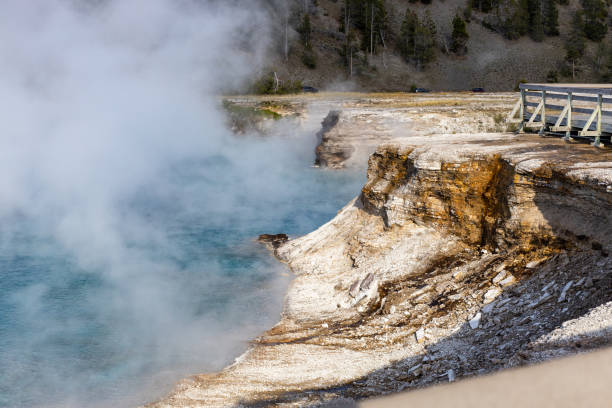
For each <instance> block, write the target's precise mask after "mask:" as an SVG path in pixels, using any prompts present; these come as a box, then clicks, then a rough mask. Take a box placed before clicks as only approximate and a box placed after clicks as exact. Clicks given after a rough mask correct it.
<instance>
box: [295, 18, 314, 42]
mask: <svg viewBox="0 0 612 408" xmlns="http://www.w3.org/2000/svg"><path fill="white" fill-rule="evenodd" d="M298 32H299V33H300V39H301V40H302V45H303V46H304V47H305V48H306V49H311V48H312V42H311V39H310V38H311V35H312V26H311V24H310V15H309V14H308V13H304V17H303V18H302V24H300V26H299V27H298Z"/></svg>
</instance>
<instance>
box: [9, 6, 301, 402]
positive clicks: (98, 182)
mask: <svg viewBox="0 0 612 408" xmlns="http://www.w3.org/2000/svg"><path fill="white" fill-rule="evenodd" d="M255 3H256V2H251V1H246V2H240V3H239V2H232V1H195V0H176V1H171V0H130V1H120V0H116V1H112V0H109V1H95V0H91V1H68V0H39V1H37V0H33V1H22V0H7V1H3V2H2V4H1V5H0V89H1V93H2V98H0V110H1V111H2V112H3V113H4V114H3V115H2V131H0V250H2V255H1V256H2V261H3V262H15V260H14V258H11V257H12V256H13V255H14V254H13V253H12V251H15V248H17V247H18V246H19V245H18V244H19V243H20V242H21V241H20V239H21V238H20V237H22V236H23V234H24V230H26V229H27V230H29V231H30V234H29V235H28V236H30V237H31V236H33V237H34V238H35V239H36V240H37V241H36V242H35V243H32V242H29V243H27V245H25V248H26V252H28V251H29V250H31V249H32V248H36V252H37V253H36V254H35V255H36V256H37V257H39V258H42V259H45V260H48V261H49V262H50V263H53V262H55V263H56V264H57V263H58V262H57V260H58V259H60V260H63V259H68V261H66V262H67V263H69V264H70V265H67V266H66V268H63V267H62V266H61V263H60V266H56V267H55V269H52V270H49V271H48V273H49V274H57V279H59V280H62V279H64V278H66V276H67V275H66V274H68V272H66V270H68V269H69V270H71V271H74V270H77V271H81V272H79V273H80V275H79V276H80V277H79V279H77V280H76V282H77V283H75V285H76V284H79V283H78V282H90V281H91V280H97V281H99V282H100V289H99V290H97V291H87V292H83V293H81V292H79V291H78V290H73V291H72V292H70V293H72V294H71V295H70V296H73V295H74V293H76V294H79V293H81V295H82V296H84V297H86V298H85V299H74V302H75V304H76V305H79V307H81V306H83V305H85V306H86V308H84V310H82V311H78V312H79V313H81V314H83V315H84V317H83V316H81V317H82V318H81V319H80V320H78V319H74V314H71V316H73V317H72V318H71V319H68V320H65V318H64V317H63V315H62V313H60V312H57V311H53V310H47V309H45V307H46V306H45V301H44V299H45V297H47V296H50V293H51V292H53V296H59V297H60V298H61V296H64V295H63V294H62V292H61V290H59V289H57V287H59V288H60V289H61V288H62V284H63V283H64V281H61V282H56V283H57V285H56V286H57V287H56V288H53V287H52V286H53V279H54V278H49V279H44V280H42V281H41V282H36V281H34V282H31V281H28V282H25V283H23V284H21V283H19V282H18V283H19V284H17V285H15V286H10V285H11V284H12V283H14V281H12V280H11V279H12V278H11V277H9V276H6V275H5V274H4V275H5V276H4V278H0V279H2V282H1V283H0V289H2V287H3V286H4V289H3V291H2V296H5V297H4V299H3V300H2V301H3V302H4V303H2V302H0V306H1V307H5V310H4V312H3V313H8V314H9V316H8V324H9V325H11V324H17V323H15V322H17V321H18V322H20V323H19V324H22V323H23V322H25V323H23V324H25V325H27V328H26V329H25V331H24V332H27V333H29V335H28V337H27V338H24V337H22V338H18V339H9V340H5V341H4V343H1V342H0V373H1V374H0V394H3V393H6V394H5V395H7V396H8V395H9V393H10V394H11V395H14V394H15V393H16V394H22V397H18V398H17V400H20V401H21V402H22V403H23V404H24V405H40V404H42V405H49V406H54V405H60V406H69V405H72V406H96V405H97V404H99V405H100V406H121V405H124V404H125V405H129V404H133V403H135V402H142V401H143V400H147V399H151V398H152V396H153V395H155V394H151V393H149V392H150V391H151V388H152V387H154V386H155V384H152V383H148V384H146V387H145V388H143V390H142V392H141V391H134V392H133V393H132V395H128V397H129V398H127V399H126V395H125V390H113V389H95V388H96V387H97V384H99V381H98V380H99V378H97V377H96V375H97V374H96V373H97V372H98V371H99V370H98V369H99V367H81V366H80V364H82V362H83V361H87V356H85V357H83V356H79V358H77V357H75V356H71V355H60V356H58V355H57V352H56V351H57V349H58V348H59V349H61V347H60V346H58V344H57V342H58V341H60V342H61V341H65V338H64V337H65V334H66V333H72V334H74V333H77V334H78V333H80V331H81V327H80V326H79V325H81V324H82V321H83V320H87V316H88V315H87V313H93V315H92V321H97V320H103V321H106V322H107V323H108V324H111V323H112V325H113V327H114V331H113V333H112V336H111V338H110V340H112V342H114V343H116V344H117V345H118V346H117V349H119V350H128V352H129V353H130V356H129V357H130V361H136V363H135V364H139V365H143V366H146V365H149V366H150V369H151V371H156V370H158V369H159V367H164V366H165V365H166V364H168V362H171V361H177V360H178V361H183V362H185V364H183V368H184V366H186V365H188V364H187V363H186V362H191V363H193V365H194V367H192V368H193V369H194V370H196V369H198V370H202V369H206V367H202V366H201V364H202V362H206V363H208V364H209V365H210V368H211V369H212V368H219V367H220V366H221V365H223V364H225V363H227V359H228V358H229V357H230V356H233V355H235V353H236V350H237V349H239V348H240V345H241V344H242V343H240V342H241V341H243V340H245V339H246V338H248V337H250V336H252V335H253V334H254V333H255V332H257V331H258V330H259V329H260V326H259V325H260V324H261V321H262V319H263V320H265V318H262V317H257V316H251V315H248V311H247V310H243V309H240V310H232V309H231V305H228V306H227V307H228V308H230V309H227V308H226V309H224V310H223V313H224V314H223V316H224V317H225V318H227V319H224V320H231V316H234V317H235V318H236V319H238V321H240V322H242V323H243V324H244V325H246V327H245V328H244V330H241V331H240V332H239V333H230V332H229V330H230V329H231V328H233V327H235V326H232V325H231V324H229V323H227V322H226V323H222V322H219V319H215V314H214V313H212V312H211V313H206V311H204V312H203V311H202V310H198V309H199V308H201V307H202V305H201V304H199V303H197V302H194V301H193V299H194V298H197V297H198V293H202V296H206V295H207V294H208V295H211V289H210V288H215V287H216V286H215V285H216V283H215V280H216V279H222V278H218V277H216V276H217V272H218V271H219V270H221V269H222V266H221V265H219V264H218V263H219V262H220V261H219V259H218V258H213V257H211V258H207V257H206V254H204V255H202V254H198V257H199V259H201V260H202V263H200V264H198V265H196V266H194V265H191V264H190V265H187V266H185V265H183V264H182V259H183V258H184V257H185V256H186V252H185V251H184V249H182V248H180V247H179V245H178V244H177V243H176V242H175V239H174V238H173V235H172V232H173V231H174V230H173V228H174V226H173V223H174V222H176V223H179V221H177V220H175V219H172V217H170V219H168V220H165V219H164V220H162V219H160V218H159V217H160V214H161V215H163V214H174V215H176V217H177V219H178V218H180V217H185V218H187V219H189V217H190V216H192V215H197V214H199V213H201V212H205V213H206V214H207V219H206V220H204V221H205V222H204V221H202V219H201V218H197V217H195V218H194V219H197V220H199V221H198V222H201V223H202V224H200V225H193V228H194V230H197V229H199V228H208V229H211V230H214V228H217V227H219V226H222V225H228V224H231V225H235V229H237V230H240V229H242V230H245V229H248V230H249V231H251V230H253V231H257V227H258V226H259V225H265V220H266V217H268V218H270V217H272V216H275V217H283V216H287V214H285V215H283V214H278V213H276V214H271V213H273V212H274V211H275V210H274V208H273V207H274V202H275V200H278V199H279V197H280V198H281V199H282V198H283V197H285V198H287V197H290V196H291V194H292V193H293V192H295V191H296V189H298V188H302V187H299V180H295V179H294V180H291V179H287V177H290V176H288V175H287V174H288V173H291V172H290V171H288V169H289V170H290V169H291V168H292V166H293V167H295V166H296V164H295V158H296V157H309V154H308V153H305V152H306V151H310V150H311V149H312V146H311V145H310V143H311V141H309V142H308V143H306V142H303V141H297V142H296V141H295V140H293V141H287V139H282V140H279V139H275V140H271V141H262V140H253V139H244V140H241V141H240V140H236V139H234V138H232V137H231V136H229V135H228V132H227V131H226V129H225V127H224V123H223V117H222V116H221V115H220V114H219V111H218V100H217V97H215V96H213V95H214V94H215V93H217V92H218V91H219V90H220V89H223V88H224V87H226V88H227V87H234V88H235V87H236V84H239V83H240V82H241V81H242V80H244V79H245V78H246V77H247V76H248V74H249V73H250V72H251V70H252V69H253V68H255V67H257V66H258V62H259V61H260V58H262V56H263V52H262V51H263V49H264V48H265V47H266V44H267V42H266V40H265V39H266V38H267V35H266V32H265V30H263V29H262V27H266V26H267V25H266V24H265V19H264V17H263V16H262V15H261V14H260V13H259V11H258V10H259V7H257V4H255ZM245 34H248V35H245ZM272 139H274V138H272ZM263 158H266V159H267V160H264V159H263ZM189 163H196V164H195V165H194V166H192V167H189V169H190V170H188V173H189V174H188V175H187V176H185V175H184V174H182V173H181V172H182V171H185V170H184V167H185V164H189ZM201 163H204V165H202V164H201ZM211 168H215V169H218V171H217V172H215V173H214V174H211V173H210V169H211ZM185 177H186V178H191V179H193V180H196V181H194V182H193V183H191V184H187V185H183V184H182V181H181V180H182V179H183V178H185ZM202 183H204V184H205V185H206V189H205V191H206V193H205V194H202V193H201V189H195V188H194V189H193V191H192V190H190V189H191V188H192V187H193V186H194V185H197V186H200V187H201V185H202ZM236 192H239V193H236ZM151 203H158V204H159V203H162V204H163V205H165V206H167V208H163V209H159V208H156V207H155V205H157V204H155V205H154V204H151ZM160 205H161V204H160ZM143 208H144V210H143ZM266 208H267V210H266ZM266 211H267V213H266ZM258 212H261V213H258ZM253 220H255V222H254V221H253ZM253 222H254V225H246V224H247V223H253ZM294 222H296V223H299V222H301V220H299V219H296V220H294ZM32 231H33V232H32ZM260 232H274V231H260ZM26 235H27V234H26ZM194 247H196V248H197V242H195V243H194ZM244 250H245V251H246V252H247V253H248V251H253V249H252V248H245V249H244ZM31 255H32V254H30V253H26V254H25V255H24V256H31ZM204 260H206V261H204ZM254 262H255V264H249V267H252V268H259V269H260V270H270V271H271V272H269V273H268V274H267V275H266V274H263V276H264V277H266V278H265V279H264V282H260V281H257V282H255V281H249V280H248V278H242V277H241V278H238V277H236V278H235V279H236V280H237V281H239V280H241V279H245V280H246V282H245V283H243V284H241V283H237V286H238V287H237V289H236V290H237V291H242V292H241V295H242V296H246V297H247V298H248V297H249V296H252V297H253V299H252V303H253V304H254V305H255V307H254V308H253V310H256V311H259V312H261V313H263V315H264V316H267V314H266V313H267V312H266V310H268V308H270V309H269V310H268V312H269V313H272V312H270V310H272V311H278V307H279V305H280V293H282V292H283V285H284V283H283V282H282V281H279V280H278V279H276V278H275V277H274V276H276V273H275V271H273V266H272V265H273V264H265V263H264V264H261V262H260V261H254ZM2 265H5V263H2ZM194 268H195V269H196V270H197V271H196V272H197V273H196V272H193V269H194ZM199 269H201V272H200V271H199ZM184 270H190V271H191V272H190V273H192V274H193V276H194V279H193V280H192V281H190V282H189V285H185V282H184V280H181V279H177V278H176V274H177V273H181V271H182V272H183V273H184ZM2 272H4V271H2ZM2 272H0V273H2ZM70 274H74V272H70ZM26 275H27V273H24V276H26ZM68 278H70V279H72V280H74V276H72V275H71V276H69V277H68ZM68 278H66V279H68ZM223 279H227V277H225V278H223ZM253 279H254V278H253ZM25 280H26V281H27V279H25ZM50 282H51V283H50ZM249 285H251V286H252V287H253V288H254V289H253V290H251V291H248V290H246V288H247V287H248V286H249ZM257 285H259V286H257ZM258 287H259V289H257V288H258ZM73 289H74V288H73ZM224 295H227V296H231V295H232V293H231V292H230V293H226V294H224ZM258 296H267V297H271V300H268V301H265V300H261V299H259V298H258ZM258 299H259V300H258ZM71 301H72V300H71ZM247 303H248V302H247ZM245 304H246V303H245ZM2 305H4V306H2ZM7 305H8V306H7ZM7 310H8V312H7ZM245 313H247V314H246V315H245ZM77 315H78V313H77ZM5 317H6V316H5ZM217 317H218V316H217ZM11 319H13V320H11ZM94 329H95V328H93V329H91V330H93V332H96V331H95V330H94ZM88 333H89V332H87V333H83V334H82V339H81V340H75V341H84V342H91V343H94V344H95V343H96V341H97V340H98V338H92V337H91V336H90V335H89V334H88ZM96 333H97V332H96ZM219 333H223V336H224V338H223V339H219V338H217V336H218V335H219ZM99 335H100V336H102V334H99ZM105 335H108V333H106V334H105ZM0 337H1V336H0ZM74 337H78V336H76V334H75V335H74ZM110 340H109V338H107V337H105V338H104V340H100V341H101V342H102V341H110ZM100 347H101V349H104V347H102V346H100ZM11 353H12V355H11ZM15 353H19V354H24V355H25V354H27V355H31V356H32V357H31V360H33V361H43V362H45V364H41V367H47V368H48V367H50V366H51V367H52V368H50V369H49V368H48V371H41V370H43V368H35V369H34V370H35V372H30V371H28V370H29V368H28V367H25V368H24V367H19V366H14V365H12V363H11V362H10V361H11V359H10V358H9V357H14V356H15ZM192 353H195V354H192ZM134 355H137V356H140V359H134V358H133V356H134ZM108 358H109V360H108V361H105V363H107V364H109V365H112V364H114V362H116V360H121V359H122V358H126V356H121V355H109V357H108ZM47 359H50V360H49V361H47ZM55 359H56V360H55ZM2 365H4V367H2ZM196 365H197V366H198V367H195V366H196ZM117 366H118V367H122V368H121V369H122V370H126V372H127V373H128V374H130V373H132V372H133V373H134V375H137V373H139V372H142V371H143V370H144V371H146V367H145V368H143V367H140V366H139V367H124V366H121V365H120V364H118V365H117ZM123 375H124V376H125V374H123ZM182 375H184V373H183V374H182ZM161 377H163V378H162V379H160V380H159V381H160V382H161V384H163V385H164V387H166V386H167V384H166V383H165V382H166V381H168V378H172V379H175V377H173V376H172V375H168V378H166V377H164V375H163V373H162V374H161ZM128 386H129V384H128ZM140 386H142V384H140V383H138V381H136V380H135V381H134V387H140ZM128 388H129V387H128ZM57 390H60V391H59V392H58V394H59V395H57V396H54V395H52V391H57ZM162 390H165V389H164V388H162ZM115 392H116V394H114V393H115ZM159 392H160V391H159V389H158V390H157V393H159ZM162 392H163V391H162ZM67 394H68V395H69V400H68V401H67V400H66V398H67ZM102 395H104V398H105V399H101V400H99V401H98V402H96V398H97V397H101V396H102ZM55 397H57V399H55ZM112 399H115V400H116V401H114V402H113V403H110V402H109V400H112ZM1 402H2V401H0V405H2V404H1Z"/></svg>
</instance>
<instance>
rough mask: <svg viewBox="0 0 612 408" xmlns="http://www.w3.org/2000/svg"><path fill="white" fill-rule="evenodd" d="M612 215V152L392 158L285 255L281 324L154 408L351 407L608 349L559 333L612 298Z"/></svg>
mask: <svg viewBox="0 0 612 408" xmlns="http://www.w3.org/2000/svg"><path fill="white" fill-rule="evenodd" d="M414 140H416V139H413V141H414ZM440 140H444V143H440ZM611 210H612V153H610V152H609V151H608V150H593V148H591V147H589V146H586V145H572V146H568V145H566V144H564V143H563V142H562V141H559V140H557V139H543V138H539V137H537V136H536V137H532V136H520V137H515V136H512V135H509V134H496V135H493V134H475V135H472V134H470V135H440V136H439V137H438V138H436V140H432V139H431V138H423V139H422V140H420V142H419V143H418V144H417V143H412V144H410V143H406V141H405V140H402V141H399V142H392V143H388V144H385V145H382V146H380V147H379V148H378V149H377V150H376V152H375V153H374V154H373V155H372V156H371V158H370V161H369V167H368V180H367V183H366V185H365V186H364V188H363V190H362V192H361V194H360V195H359V196H358V197H357V198H355V199H354V200H353V201H351V202H350V203H349V204H348V205H347V206H346V207H345V208H343V209H342V210H341V211H340V212H339V213H338V215H337V216H336V217H335V218H334V219H333V220H331V221H330V222H328V223H327V224H325V225H323V226H321V227H320V228H319V229H318V230H316V231H314V232H312V233H310V234H308V235H306V236H303V237H301V238H298V239H295V240H290V241H288V242H286V243H284V244H282V245H280V246H279V247H278V248H277V249H276V254H277V256H278V257H279V258H280V259H282V260H283V261H284V262H286V263H287V264H288V265H289V267H290V268H291V269H292V271H293V272H295V273H296V275H297V277H296V278H295V279H294V281H293V282H292V284H291V285H290V288H289V292H288V294H287V297H286V301H285V306H284V311H283V315H282V319H281V321H280V322H279V323H278V324H277V325H276V326H275V327H273V328H272V329H270V330H269V331H267V332H266V333H264V334H263V335H262V336H261V337H260V338H258V339H256V341H254V343H253V346H252V347H251V348H250V349H249V351H247V352H246V353H245V354H244V355H243V356H241V357H240V358H239V359H238V360H237V361H236V363H235V364H233V365H232V366H230V367H228V368H226V369H225V370H223V371H222V372H220V373H217V374H214V375H208V376H201V377H195V378H193V379H192V380H190V381H188V382H185V383H183V384H181V385H180V386H179V387H178V388H177V390H176V391H175V392H174V393H173V394H172V395H171V396H170V397H168V398H167V399H166V400H164V401H161V402H159V403H157V404H154V405H153V406H156V407H170V406H206V407H215V406H232V405H233V406H236V405H240V404H242V405H243V406H308V405H313V406H316V404H320V403H321V402H324V401H330V400H334V399H341V400H342V401H344V402H347V401H353V400H358V399H361V398H367V397H369V396H374V395H381V394H385V393H390V392H396V391H400V390H404V389H411V388H416V387H422V386H424V385H427V384H432V383H436V382H440V381H448V380H449V379H450V380H453V379H455V378H457V379H459V378H463V377H467V376H472V375H479V374H483V373H486V372H490V371H493V370H497V369H499V368H503V367H511V366H515V365H520V364H525V363H528V362H530V361H539V360H541V359H543V358H547V356H555V355H561V354H564V353H565V354H566V353H571V352H575V351H576V350H577V349H578V348H580V349H581V350H583V349H585V348H588V347H597V346H601V345H602V344H609V343H610V341H612V340H611V339H610V338H609V336H607V335H606V334H605V333H607V332H605V331H604V332H603V333H604V334H603V336H597V335H595V337H596V338H595V339H593V338H590V339H589V341H588V342H585V343H584V344H583V343H580V347H578V346H577V345H576V343H575V342H574V343H572V340H568V341H565V342H563V341H561V342H559V341H557V340H556V339H558V338H560V336H561V335H560V334H559V333H555V330H558V328H559V327H560V326H562V325H563V323H564V322H572V321H576V319H581V317H582V316H584V315H585V314H586V313H587V312H589V310H592V309H593V308H597V307H606V306H605V305H606V304H608V302H610V301H612V257H610V256H609V254H610V251H612V244H611V243H610V240H609V239H607V238H609V236H610V235H611V232H612V222H611V220H610V217H611V215H610V214H611ZM602 305H603V306H602ZM592 313H595V314H596V315H597V313H596V312H592ZM585 324H587V325H588V323H584V322H582V323H581V324H580V325H581V326H584V325H585ZM576 325H577V323H576V324H570V323H568V324H567V326H568V327H575V326H576ZM583 331H584V330H583ZM586 331H587V332H588V330H586ZM561 337H562V336H561ZM568 338H571V336H569V337H568ZM549 339H552V340H549ZM553 340H554V341H553ZM576 341H577V340H576Z"/></svg>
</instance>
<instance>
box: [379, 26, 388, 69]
mask: <svg viewBox="0 0 612 408" xmlns="http://www.w3.org/2000/svg"><path fill="white" fill-rule="evenodd" d="M380 41H381V42H382V46H383V52H382V63H383V67H385V69H386V68H387V61H386V60H385V53H386V52H387V45H386V44H385V33H384V32H383V30H380Z"/></svg>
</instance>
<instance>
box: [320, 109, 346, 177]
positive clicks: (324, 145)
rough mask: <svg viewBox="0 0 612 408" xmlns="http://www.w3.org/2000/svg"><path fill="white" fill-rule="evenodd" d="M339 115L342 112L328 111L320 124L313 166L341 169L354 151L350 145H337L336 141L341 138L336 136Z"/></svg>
mask: <svg viewBox="0 0 612 408" xmlns="http://www.w3.org/2000/svg"><path fill="white" fill-rule="evenodd" d="M341 114H342V112H340V111H337V110H332V111H329V113H328V114H327V116H326V117H325V119H323V122H321V130H320V131H319V132H317V141H318V143H317V147H316V149H315V166H322V167H330V168H334V169H338V168H341V167H343V163H344V162H345V161H346V160H348V159H349V158H350V157H351V155H352V154H353V152H354V151H355V149H354V148H353V147H352V146H351V145H347V144H342V143H337V140H338V139H339V138H341V136H339V135H338V130H339V127H337V125H338V122H339V121H340V116H341Z"/></svg>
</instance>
